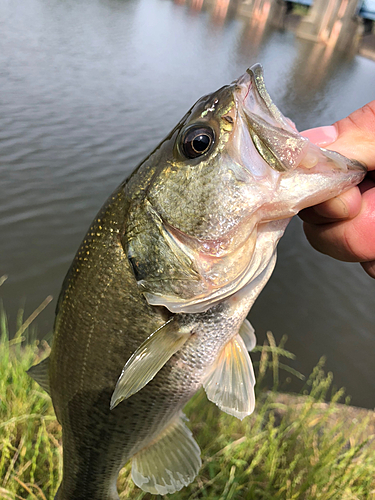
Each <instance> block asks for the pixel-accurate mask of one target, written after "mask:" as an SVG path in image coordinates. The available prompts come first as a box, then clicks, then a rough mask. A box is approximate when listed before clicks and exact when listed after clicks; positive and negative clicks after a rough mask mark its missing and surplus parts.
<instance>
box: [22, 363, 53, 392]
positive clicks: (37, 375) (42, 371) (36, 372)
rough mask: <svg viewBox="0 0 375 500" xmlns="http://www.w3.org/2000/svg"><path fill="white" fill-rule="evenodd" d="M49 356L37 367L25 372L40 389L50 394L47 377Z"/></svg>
mask: <svg viewBox="0 0 375 500" xmlns="http://www.w3.org/2000/svg"><path fill="white" fill-rule="evenodd" d="M48 366H49V356H48V357H47V358H45V359H43V361H41V362H40V363H38V364H37V365H34V366H32V367H31V368H29V369H28V370H27V372H26V373H27V374H28V375H29V376H30V377H31V378H32V379H34V380H35V382H37V383H38V384H39V385H40V387H41V388H42V389H44V390H45V391H46V392H47V393H48V394H50V389H49V377H48Z"/></svg>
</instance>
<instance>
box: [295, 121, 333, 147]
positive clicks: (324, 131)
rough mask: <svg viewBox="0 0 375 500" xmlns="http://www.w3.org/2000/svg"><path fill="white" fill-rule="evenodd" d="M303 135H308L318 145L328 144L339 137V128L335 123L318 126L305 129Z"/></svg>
mask: <svg viewBox="0 0 375 500" xmlns="http://www.w3.org/2000/svg"><path fill="white" fill-rule="evenodd" d="M301 135H303V136H304V137H307V139H309V140H310V141H311V142H313V143H314V144H317V145H318V146H327V145H328V144H331V143H332V142H335V140H336V139H337V130H336V127H335V126H334V125H327V126H325V127H316V128H310V129H308V130H304V131H303V132H301Z"/></svg>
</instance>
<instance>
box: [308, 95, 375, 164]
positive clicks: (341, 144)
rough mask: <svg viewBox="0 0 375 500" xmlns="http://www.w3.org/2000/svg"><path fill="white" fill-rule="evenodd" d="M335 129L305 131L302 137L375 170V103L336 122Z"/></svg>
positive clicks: (319, 128) (320, 128)
mask: <svg viewBox="0 0 375 500" xmlns="http://www.w3.org/2000/svg"><path fill="white" fill-rule="evenodd" d="M332 127H334V129H335V131H336V133H337V136H336V137H335V133H334V132H335V131H334V130H332V128H331V127H318V128H316V129H310V130H305V131H304V132H302V135H304V136H306V137H308V138H309V139H310V140H311V141H312V142H315V143H316V144H318V145H320V146H324V147H328V149H332V150H333V151H337V152H338V153H340V154H342V155H344V156H346V157H348V158H351V159H355V160H357V161H360V162H362V163H364V164H365V165H366V166H367V168H368V169H369V170H374V169H375V141H374V136H375V101H372V102H370V103H369V104H366V105H365V106H363V107H362V108H360V109H358V110H357V111H354V113H352V114H351V115H349V116H348V117H346V118H343V119H342V120H339V121H338V122H336V123H335V124H334V125H332ZM330 141H331V142H330Z"/></svg>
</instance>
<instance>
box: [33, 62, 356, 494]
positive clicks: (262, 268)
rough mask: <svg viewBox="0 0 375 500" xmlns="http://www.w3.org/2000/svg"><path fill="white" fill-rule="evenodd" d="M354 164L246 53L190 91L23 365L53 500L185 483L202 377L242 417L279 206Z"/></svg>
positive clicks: (96, 231) (314, 193)
mask: <svg viewBox="0 0 375 500" xmlns="http://www.w3.org/2000/svg"><path fill="white" fill-rule="evenodd" d="M364 175H365V168H364V167H363V166H362V165H360V164H359V163H357V162H355V161H351V160H348V159H346V158H344V157H342V156H340V155H339V154H337V153H334V152H331V151H327V150H324V149H320V148H318V147H317V146H315V145H313V144H312V143H310V142H309V141H308V140H307V139H306V138H304V137H302V136H301V135H299V134H298V133H297V131H296V130H295V128H294V126H293V125H292V123H291V122H290V121H289V120H288V119H287V118H285V117H284V116H283V115H282V114H281V113H280V111H279V110H278V109H277V108H276V106H275V105H274V104H273V103H272V101H271V99H270V97H269V95H268V93H267V91H266V88H265V85H264V80H263V73H262V68H261V66H260V65H255V66H253V67H252V68H251V69H249V70H247V72H246V73H245V74H244V75H243V76H241V77H240V78H239V79H238V80H236V81H235V82H233V83H232V84H230V85H227V86H225V87H222V88H221V89H219V90H218V91H216V92H214V93H212V94H210V95H207V96H205V97H202V98H201V99H200V100H199V101H198V102H197V103H196V104H195V105H194V106H193V107H192V108H191V109H190V111H188V113H187V114H186V115H185V116H184V117H183V119H182V120H181V121H180V123H178V125H177V126H176V127H175V128H174V129H173V130H172V132H171V133H170V134H169V135H168V137H167V138H166V139H165V140H164V141H162V142H161V144H160V145H159V146H158V147H157V148H156V149H155V151H154V152H153V153H151V154H150V155H149V156H148V157H147V158H146V159H145V160H144V161H143V162H142V163H141V164H140V165H139V166H138V167H137V168H136V170H135V171H134V172H133V173H132V174H131V175H130V177H129V178H127V179H126V180H125V181H124V182H123V183H122V184H121V185H120V186H119V187H118V188H117V189H116V190H115V192H114V193H113V194H112V195H111V196H110V198H109V199H108V201H107V202H106V203H105V205H104V206H103V208H102V209H101V210H100V212H99V214H98V215H97V217H96V218H95V220H94V222H93V223H92V225H91V227H90V229H89V230H88V232H87V234H86V237H85V239H84V240H83V242H82V244H81V246H80V248H79V250H78V252H77V254H76V256H75V258H74V261H73V263H72V266H71V268H70V270H69V272H68V274H67V276H66V278H65V281H64V284H63V288H62V291H61V294H60V298H59V301H58V305H57V311H56V321H55V327H54V338H53V345H52V350H51V354H50V356H49V358H47V359H46V360H44V361H42V362H41V363H40V364H39V365H37V366H35V367H32V368H31V369H30V371H29V373H30V375H31V376H33V377H34V378H35V379H36V380H37V381H38V382H39V383H40V384H41V385H42V386H43V387H44V388H45V389H46V390H47V391H48V392H49V393H50V395H51V398H52V402H53V405H54V409H55V412H56V416H57V419H58V421H59V422H60V423H61V425H62V431H63V479H62V482H61V485H60V488H59V490H58V492H57V495H56V498H57V499H58V500H73V499H74V500H80V499H82V500H83V499H85V500H115V499H118V498H119V497H118V494H117V489H116V480H117V476H118V473H119V471H120V469H121V468H122V467H123V466H124V464H125V463H126V462H127V461H128V460H130V459H131V460H132V477H133V480H134V482H135V483H136V484H137V485H138V486H139V487H140V488H142V489H143V490H145V491H148V492H151V493H155V494H157V493H158V494H166V493H172V492H174V491H177V490H180V489H181V488H182V487H184V486H185V485H187V484H189V483H190V482H191V481H192V480H193V479H194V477H195V476H196V474H197V473H198V471H199V468H200V466H201V459H200V451H199V447H198V445H197V443H196V442H195V440H194V438H193V436H192V433H191V432H190V430H189V429H188V427H187V426H186V423H185V422H184V416H183V414H182V408H183V407H184V405H185V404H186V403H187V401H188V400H189V399H190V398H191V397H192V396H193V395H194V393H195V392H196V391H197V390H198V389H199V388H200V387H201V386H202V385H203V386H204V387H205V390H206V393H207V396H208V399H210V400H211V401H213V402H214V403H216V404H217V405H218V406H219V407H220V408H221V409H222V410H224V411H226V412H228V413H229V414H231V415H234V416H236V417H238V418H241V419H242V418H244V417H245V416H246V415H249V414H250V413H251V412H252V411H253V409H254V405H255V397H254V385H255V378H254V373H253V368H252V364H251V360H250V357H249V354H248V351H249V350H251V349H252V348H253V346H254V344H255V337H254V333H253V330H252V328H251V325H250V323H249V322H248V321H247V319H246V316H247V314H248V312H249V310H250V308H251V306H252V304H253V303H254V301H255V299H256V298H257V296H258V295H259V293H260V291H261V290H262V288H263V287H264V285H265V284H266V282H267V281H268V279H269V277H270V275H271V273H272V271H273V268H274V265H275V259H276V246H277V243H278V241H279V239H280V237H281V236H282V234H283V232H284V230H285V228H286V226H287V224H288V222H289V220H290V218H291V217H292V216H293V215H295V214H296V213H297V212H298V211H299V210H301V209H303V208H305V207H307V206H310V205H313V204H316V203H320V202H323V201H324V200H326V199H328V198H332V197H333V196H335V195H337V194H339V193H340V192H342V191H343V190H345V189H348V188H349V187H351V186H353V185H355V184H357V183H359V182H360V181H361V180H362V178H363V177H364Z"/></svg>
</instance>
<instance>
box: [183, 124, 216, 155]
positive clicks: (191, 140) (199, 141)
mask: <svg viewBox="0 0 375 500" xmlns="http://www.w3.org/2000/svg"><path fill="white" fill-rule="evenodd" d="M214 142H215V134H214V131H213V130H212V128H210V127H202V126H199V127H191V128H189V129H188V130H187V131H186V132H185V134H184V136H183V137H182V151H183V153H184V155H185V156H186V157H187V158H197V157H198V156H202V155H204V154H205V153H207V152H208V151H209V150H210V149H211V146H212V145H213V144H214Z"/></svg>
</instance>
